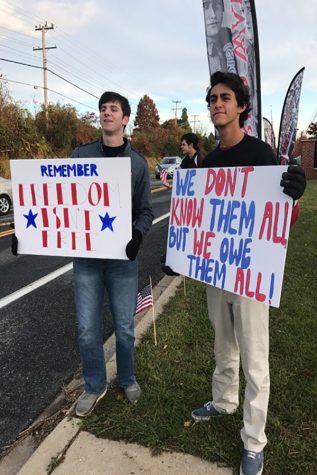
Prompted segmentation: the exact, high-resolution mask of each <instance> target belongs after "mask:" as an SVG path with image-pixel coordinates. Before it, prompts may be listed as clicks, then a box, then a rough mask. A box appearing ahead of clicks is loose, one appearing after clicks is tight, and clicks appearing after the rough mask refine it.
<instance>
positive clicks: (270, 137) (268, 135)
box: [263, 117, 276, 152]
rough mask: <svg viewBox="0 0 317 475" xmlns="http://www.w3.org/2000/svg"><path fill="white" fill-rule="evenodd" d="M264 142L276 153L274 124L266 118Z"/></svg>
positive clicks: (264, 118) (264, 121) (264, 119)
mask: <svg viewBox="0 0 317 475" xmlns="http://www.w3.org/2000/svg"><path fill="white" fill-rule="evenodd" d="M263 129H264V141H265V142H266V143H268V144H269V145H270V146H271V147H272V149H273V150H274V152H275V151H276V144H275V134H274V130H273V126H272V123H271V122H270V121H269V119H267V118H266V117H263Z"/></svg>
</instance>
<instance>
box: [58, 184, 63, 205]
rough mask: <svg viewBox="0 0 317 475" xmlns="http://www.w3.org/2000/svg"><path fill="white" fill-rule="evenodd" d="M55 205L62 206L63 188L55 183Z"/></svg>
mask: <svg viewBox="0 0 317 475" xmlns="http://www.w3.org/2000/svg"><path fill="white" fill-rule="evenodd" d="M56 195H57V204H59V205H62V204H63V188H62V184H61V183H56Z"/></svg>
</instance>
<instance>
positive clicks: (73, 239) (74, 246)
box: [71, 232, 76, 251]
mask: <svg viewBox="0 0 317 475" xmlns="http://www.w3.org/2000/svg"><path fill="white" fill-rule="evenodd" d="M71 234H72V250H73V251H74V250H75V249H76V233H74V232H72V233H71Z"/></svg>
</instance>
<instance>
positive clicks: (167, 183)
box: [160, 170, 172, 188]
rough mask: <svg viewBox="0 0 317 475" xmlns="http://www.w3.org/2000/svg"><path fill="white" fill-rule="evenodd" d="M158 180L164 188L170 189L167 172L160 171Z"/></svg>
mask: <svg viewBox="0 0 317 475" xmlns="http://www.w3.org/2000/svg"><path fill="white" fill-rule="evenodd" d="M160 179H161V182H162V183H163V185H164V186H166V188H172V186H171V185H170V184H169V182H168V181H167V171H166V170H162V171H161V173H160Z"/></svg>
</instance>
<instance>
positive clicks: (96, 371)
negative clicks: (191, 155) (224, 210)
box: [72, 92, 153, 417]
mask: <svg viewBox="0 0 317 475" xmlns="http://www.w3.org/2000/svg"><path fill="white" fill-rule="evenodd" d="M99 111H100V116H99V118H100V124H101V128H102V137H101V139H99V140H96V141H95V142H91V143H88V144H85V145H82V146H80V147H77V148H76V149H75V150H74V152H73V154H72V157H74V158H76V157H80V158H81V157H83V158H85V157H87V158H89V157H113V160H115V157H124V156H128V157H131V181H132V187H131V190H132V223H133V229H132V239H131V240H130V241H129V242H128V243H127V246H126V255H127V260H118V259H91V258H76V259H74V284H75V304H76V315H77V324H78V340H79V348H80V355H81V361H82V367H83V377H84V380H85V391H84V393H83V394H82V395H81V396H80V398H79V400H78V402H77V405H76V409H75V412H76V415H77V416H80V417H85V416H87V415H88V414H90V413H91V412H92V411H93V409H94V407H95V406H96V404H97V402H98V401H100V399H101V398H102V397H103V396H104V395H105V394H106V391H107V376H106V367H105V359H104V353H103V331H102V327H103V324H102V323H103V322H102V320H103V315H102V308H103V297H104V291H105V289H106V290H107V292H108V296H109V304H110V310H111V314H112V318H113V324H114V330H115V335H116V360H117V379H118V384H119V386H120V387H121V388H123V389H124V391H125V394H126V397H127V399H128V400H129V401H130V402H136V401H137V400H138V398H139V397H140V395H141V389H140V386H139V385H138V383H137V381H136V378H135V375H134V314H135V308H136V297H137V291H138V288H137V285H138V262H137V259H136V257H137V254H138V251H139V248H140V245H141V243H142V239H143V237H144V236H145V235H146V234H147V232H148V231H149V229H150V227H151V224H152V220H153V213H152V206H151V190H150V178H149V172H148V167H147V163H146V160H145V159H144V158H143V157H142V156H141V155H140V154H139V153H138V152H137V151H136V150H134V149H133V148H132V147H131V145H130V144H129V143H128V141H127V139H126V138H125V137H124V135H123V134H124V129H125V127H126V125H127V124H128V122H129V117H130V114H131V108H130V104H129V102H128V100H127V99H126V98H125V97H123V96H121V95H120V94H117V93H115V92H105V93H104V94H102V96H101V97H100V100H99ZM105 245H107V244H106V243H105Z"/></svg>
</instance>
